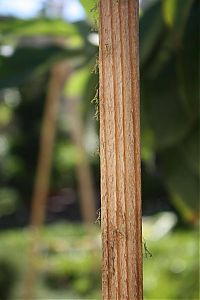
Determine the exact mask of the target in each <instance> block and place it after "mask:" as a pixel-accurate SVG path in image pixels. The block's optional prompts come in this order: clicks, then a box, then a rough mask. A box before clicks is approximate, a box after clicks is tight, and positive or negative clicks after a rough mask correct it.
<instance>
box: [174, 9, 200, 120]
mask: <svg viewBox="0 0 200 300" xmlns="http://www.w3.org/2000/svg"><path fill="white" fill-rule="evenodd" d="M199 8H200V6H199V5H194V6H193V9H192V11H191V15H190V18H189V20H188V23H187V27H186V30H185V32H184V35H183V42H182V47H181V48H180V50H179V52H178V53H177V54H176V61H177V70H178V80H179V86H180V91H181V93H182V96H183V101H184V105H185V107H186V108H187V109H188V112H189V116H190V118H192V119H193V120H196V118H197V117H198V115H199V47H198V44H199V32H198V26H199Z"/></svg>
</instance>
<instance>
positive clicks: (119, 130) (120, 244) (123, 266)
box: [99, 0, 142, 300]
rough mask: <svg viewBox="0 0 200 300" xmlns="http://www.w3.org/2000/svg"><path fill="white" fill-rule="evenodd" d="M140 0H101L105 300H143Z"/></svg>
mask: <svg viewBox="0 0 200 300" xmlns="http://www.w3.org/2000/svg"><path fill="white" fill-rule="evenodd" d="M138 3H139V1H138V0H100V66H99V68H100V145H101V146H100V157H101V223H102V242H103V266H102V286H103V299H104V300H111V299H112V300H115V299H118V300H124V299H129V300H141V299H142V239H141V179H140V177H141V175H140V124H139V123H140V110H139V49H138V37H139V32H138V23H139V21H138V19H139V17H138V15H139V8H138Z"/></svg>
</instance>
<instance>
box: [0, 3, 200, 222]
mask: <svg viewBox="0 0 200 300" xmlns="http://www.w3.org/2000/svg"><path fill="white" fill-rule="evenodd" d="M81 3H82V4H83V6H84V8H85V10H86V13H87V15H88V16H89V17H88V20H84V21H81V22H76V23H73V24H68V23H65V22H63V21H60V20H51V21H50V20H48V19H34V20H29V21H26V20H18V19H9V18H8V19H6V20H4V21H5V22H2V21H0V29H1V31H2V35H1V38H2V42H5V41H6V42H8V44H9V43H10V42H9V41H11V37H15V41H13V42H11V45H12V46H13V47H14V50H15V51H14V53H13V54H12V55H11V56H9V57H5V56H3V55H1V56H0V88H1V89H3V88H6V87H13V86H19V85H22V86H23V88H25V86H26V87H27V89H28V90H29V93H28V92H27V93H26V96H25V94H23V95H22V102H23V103H20V104H19V107H18V109H15V108H14V109H13V110H12V109H10V108H8V107H7V106H6V105H5V104H2V103H1V104H0V105H1V107H2V108H3V111H4V113H3V114H2V113H0V123H1V124H2V125H3V126H8V124H13V122H14V124H16V121H13V112H14V115H15V117H17V119H18V121H17V122H19V124H20V125H19V127H17V128H18V129H16V131H17V134H19V131H20V130H22V129H23V130H22V131H23V135H22V136H21V137H19V136H17V134H16V131H15V132H14V133H13V132H12V134H11V136H12V137H14V138H13V141H12V145H11V148H10V150H9V151H10V152H8V151H7V158H6V157H5V156H4V157H5V161H6V159H9V160H10V161H11V165H12V161H15V163H14V164H15V166H18V163H17V161H18V162H20V160H21V158H22V157H23V156H24V157H25V159H26V158H27V156H29V158H28V159H27V160H26V162H25V163H24V165H23V164H21V168H18V167H16V168H15V169H16V170H17V171H16V172H18V175H19V177H18V179H14V184H16V182H17V184H16V186H17V185H18V184H19V186H20V188H19V186H18V188H19V189H22V182H23V180H24V178H25V179H26V177H29V176H30V178H29V184H27V185H26V187H27V193H28V188H30V185H31V184H30V181H31V180H32V179H33V174H34V170H33V169H32V168H30V170H29V168H27V163H30V165H31V166H32V165H35V161H36V155H37V143H38V141H37V138H36V136H38V132H39V126H40V121H41V114H42V107H39V104H38V103H37V104H38V105H36V102H35V103H34V101H35V100H36V98H37V97H32V98H31V97H30V98H31V99H32V100H31V101H30V102H29V103H28V102H27V101H29V100H28V97H29V96H28V94H31V92H30V90H31V84H30V79H31V81H34V78H37V77H39V78H42V77H43V78H46V80H47V79H48V71H49V70H50V69H51V67H52V65H53V64H54V63H55V62H57V61H58V60H64V59H70V65H71V66H72V68H73V69H74V70H75V72H74V74H73V75H72V76H71V80H70V81H69V83H68V85H67V87H66V94H68V95H73V96H78V95H79V97H80V98H81V100H82V113H83V116H84V122H85V124H87V122H88V120H91V119H92V115H94V114H95V111H98V101H96V102H95V104H93V105H91V101H92V99H95V100H96V99H98V95H97V90H98V81H99V76H98V72H97V73H95V72H91V74H90V69H91V71H92V64H93V65H95V64H96V63H95V60H96V55H97V52H98V47H96V46H94V45H93V44H92V43H91V42H90V39H89V36H90V34H91V31H92V30H93V27H94V26H95V24H94V23H95V22H96V21H97V19H98V18H97V14H98V2H97V1H87V0H82V1H81ZM198 16H199V5H198V1H197V0H187V1H182V0H163V1H161V0H160V1H159V0H157V1H153V2H152V4H151V5H150V6H149V7H148V8H147V9H146V10H145V11H143V12H142V13H141V17H140V73H141V80H140V82H141V145H142V149H141V150H142V151H141V152H142V160H143V162H144V165H145V168H148V167H149V166H150V165H151V166H152V165H154V169H155V173H156V172H157V173H158V174H160V177H159V184H158V186H160V181H162V185H163V186H165V188H166V190H167V192H168V197H169V198H170V200H172V203H173V205H174V206H175V207H176V208H177V209H178V210H179V211H180V212H181V213H182V215H183V216H185V217H186V219H187V220H188V221H190V222H195V220H196V219H197V217H198V214H199V213H198V212H196V210H197V209H198V207H197V205H196V202H197V190H198V181H199V161H198V143H197V139H198V123H199V107H198V92H199V91H198V59H199V53H198V30H197V28H198V22H199V20H198V18H199V17H198ZM95 20H96V21H95ZM50 22H51V23H50ZM49 24H51V25H49ZM35 34H36V35H39V36H42V35H43V36H44V35H45V36H48V37H55V36H56V35H58V36H61V37H63V35H65V36H66V41H67V42H66V45H65V46H63V47H58V46H55V45H54V44H53V43H52V40H51V42H50V45H48V46H41V45H40V44H38V45H37V47H27V46H25V45H24V46H23V45H20V42H19V41H20V39H22V41H23V37H24V36H26V37H27V36H29V37H31V38H33V35H35ZM77 41H78V43H77V44H76V42H77ZM80 41H81V42H80ZM16 45H17V46H16ZM30 58H31V59H30ZM42 82H43V81H42V80H41V83H42ZM41 86H42V84H41V85H40V87H39V88H41V89H43V90H42V92H41V95H40V97H41V98H40V99H42V98H43V97H44V96H45V90H46V85H44V86H43V87H41ZM39 88H38V89H39ZM95 96H97V97H95ZM26 99H27V100H26ZM39 102H40V103H43V102H42V100H40V101H39ZM25 103H26V104H25ZM29 104H30V106H29ZM42 105H43V104H42ZM42 105H41V106H42ZM25 106H26V108H25ZM37 109H38V112H37ZM26 115H29V117H28V118H27V116H26ZM30 119H31V122H29V120H30ZM21 122H22V123H21ZM26 122H27V123H26ZM90 124H91V126H93V127H95V130H96V132H97V131H98V124H97V123H96V124H94V123H93V121H90ZM27 128H30V132H32V136H33V138H31V139H30V138H29V137H26V136H25V135H26V134H25V133H26V129H27ZM62 134H63V132H62V130H61V129H60V128H59V134H58V140H59V139H60V137H63V135H62ZM12 137H11V140H12ZM63 138H64V137H63ZM65 138H66V137H65ZM61 140H62V138H61ZM61 140H60V141H61ZM32 141H33V142H32ZM58 144H59V145H63V144H62V141H61V142H60V143H58ZM17 145H18V146H19V145H21V146H19V147H18V146H17ZM20 147H21V148H20ZM22 148H23V151H22V153H21V154H20V155H19V156H20V157H18V158H17V159H16V160H15V158H16V156H18V153H19V152H20V151H21V150H22ZM16 149H18V150H17V151H16V153H17V154H14V150H16ZM20 149H21V150H20ZM63 149H66V147H64V148H62V146H61V148H60V149H59V150H58V149H57V150H56V151H57V152H56V153H57V154H58V159H57V160H56V159H55V160H54V167H53V169H54V170H56V172H57V174H56V175H57V176H55V177H56V178H57V179H59V178H61V177H62V176H63V169H64V166H66V165H69V164H70V162H69V159H66V157H67V156H69V157H70V155H71V153H72V149H71V148H70V146H69V150H68V151H66V153H67V154H66V155H64V154H63V153H64V150H63ZM27 152H28V153H29V155H28V154H27ZM9 155H11V156H10V157H11V158H8V156H9ZM62 159H63V161H64V163H63V165H62V163H61V160H62ZM5 161H4V162H3V168H4V170H5V169H6V168H7V167H6V166H7V164H6V163H5ZM21 161H22V160H21ZM71 162H73V161H71ZM56 164H58V166H56ZM72 165H75V164H73V163H71V167H72ZM26 168H27V169H28V172H27V169H26ZM23 170H24V171H23ZM16 172H15V175H16ZM20 172H21V173H20ZM7 173H9V172H7ZM25 173H26V175H25ZM20 174H21V175H20ZM27 174H28V175H27ZM59 174H60V175H59ZM183 174H185V175H184V176H183ZM9 176H10V179H11V178H12V180H13V178H14V176H13V177H12V176H11V175H9ZM20 176H21V178H20ZM6 178H7V175H6ZM145 180H146V179H145ZM25 181H26V180H25ZM149 182H151V179H150V178H149ZM9 184H10V183H9ZM155 186H156V184H155ZM29 193H30V190H29ZM155 195H157V193H155Z"/></svg>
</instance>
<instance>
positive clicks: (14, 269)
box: [0, 223, 199, 300]
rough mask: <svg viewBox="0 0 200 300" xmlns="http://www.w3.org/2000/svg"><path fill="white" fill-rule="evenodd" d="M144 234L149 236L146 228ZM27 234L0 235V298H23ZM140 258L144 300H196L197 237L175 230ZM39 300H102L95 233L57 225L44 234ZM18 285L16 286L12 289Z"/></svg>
mask: <svg viewBox="0 0 200 300" xmlns="http://www.w3.org/2000/svg"><path fill="white" fill-rule="evenodd" d="M144 226H147V228H146V230H148V226H149V225H144ZM28 235H29V232H28V230H24V231H23V232H22V231H19V230H13V231H8V232H6V233H1V234H0V239H1V248H0V265H2V266H4V267H3V268H2V269H1V272H0V295H2V296H1V297H2V298H0V299H1V300H4V299H17V298H20V295H22V293H23V288H24V285H23V280H24V278H25V274H26V273H25V272H26V267H27V265H26V261H27V258H26V251H27V243H28V241H29V237H28ZM147 247H148V249H149V251H150V252H151V253H152V257H151V258H150V257H149V258H146V257H145V256H144V298H145V299H146V300H152V299H165V300H172V299H176V300H178V299H180V300H181V299H182V300H185V299H191V300H192V299H194V300H196V299H198V297H199V294H198V293H199V281H198V279H199V277H198V233H197V232H195V231H191V230H174V231H171V232H169V233H168V234H166V235H164V236H163V237H161V238H158V239H157V240H156V239H155V237H153V236H151V238H150V237H149V238H148V240H147ZM38 260H39V265H40V275H39V276H38V285H37V291H36V294H37V299H47V298H48V299H49V298H50V297H51V298H52V297H54V298H55V299H60V298H65V299H100V298H101V296H100V295H101V266H100V265H101V262H100V261H101V242H100V232H99V228H97V227H94V228H91V229H90V231H88V229H87V228H86V227H84V226H83V225H78V224H77V225H71V224H65V223H62V224H61V223H60V224H57V225H51V226H47V227H46V228H45V229H44V230H43V239H42V243H41V244H40V257H39V258H38ZM15 282H16V284H14V283H15Z"/></svg>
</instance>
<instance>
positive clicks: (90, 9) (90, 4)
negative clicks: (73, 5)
mask: <svg viewBox="0 0 200 300" xmlns="http://www.w3.org/2000/svg"><path fill="white" fill-rule="evenodd" d="M80 2H81V4H82V5H83V8H84V9H85V12H86V14H87V17H88V19H89V20H90V21H91V22H92V23H93V26H94V27H95V28H94V29H98V20H99V9H98V3H99V0H93V1H91V0H80Z"/></svg>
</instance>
